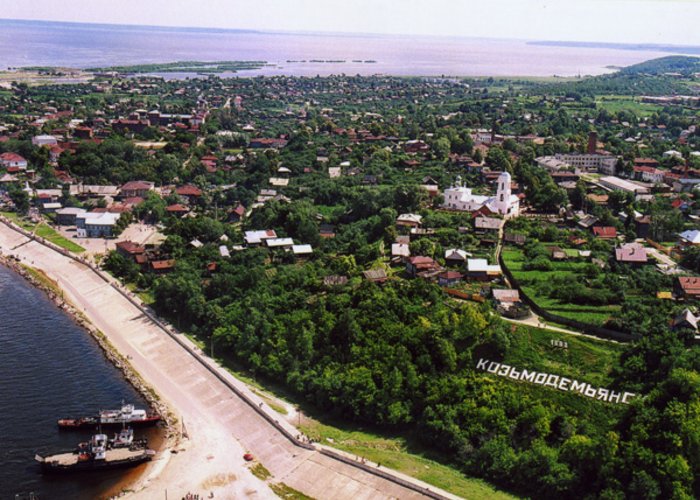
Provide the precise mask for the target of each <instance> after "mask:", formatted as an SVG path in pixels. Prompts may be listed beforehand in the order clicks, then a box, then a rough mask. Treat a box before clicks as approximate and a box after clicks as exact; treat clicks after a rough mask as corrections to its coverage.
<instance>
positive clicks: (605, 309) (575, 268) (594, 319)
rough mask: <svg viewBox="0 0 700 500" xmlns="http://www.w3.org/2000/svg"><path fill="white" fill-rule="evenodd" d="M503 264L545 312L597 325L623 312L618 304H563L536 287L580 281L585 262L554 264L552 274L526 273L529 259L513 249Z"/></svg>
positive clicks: (504, 251)
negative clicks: (550, 282)
mask: <svg viewBox="0 0 700 500" xmlns="http://www.w3.org/2000/svg"><path fill="white" fill-rule="evenodd" d="M503 261H504V262H505V264H506V267H507V268H508V269H509V270H510V272H511V273H512V274H513V276H514V277H515V279H516V280H518V282H519V284H520V285H521V288H522V291H523V292H525V294H526V295H527V296H528V297H530V298H531V299H532V300H533V301H534V302H535V303H536V304H537V305H538V306H540V307H541V308H542V309H545V310H547V311H549V312H550V313H552V314H557V315H559V316H563V317H565V318H569V319H573V320H576V321H581V322H584V323H590V324H593V325H603V324H605V322H606V321H607V320H608V319H609V318H610V316H611V315H613V314H615V313H616V312H618V311H619V310H620V306H618V305H609V306H589V305H578V304H568V303H562V302H560V301H559V300H557V299H552V298H550V297H548V296H546V295H539V294H538V292H537V288H536V286H535V285H536V284H537V283H538V282H540V281H548V280H550V279H552V278H553V277H555V276H557V277H564V278H566V277H571V278H574V279H575V278H577V277H578V276H580V275H581V274H582V273H583V269H584V268H585V266H586V265H587V262H584V261H577V262H575V261H564V262H556V261H552V267H553V269H552V270H551V271H526V270H523V263H524V261H525V256H524V254H523V252H522V251H521V250H517V249H513V248H504V249H503Z"/></svg>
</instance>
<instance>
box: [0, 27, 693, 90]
mask: <svg viewBox="0 0 700 500" xmlns="http://www.w3.org/2000/svg"><path fill="white" fill-rule="evenodd" d="M466 26H468V23H465V37H463V38H458V37H437V36H433V37H428V36H398V35H391V36H390V35H343V34H327V33H324V34H308V33H307V34H304V33H269V32H243V31H231V30H211V29H185V28H154V27H137V26H116V25H98V24H74V23H54V22H38V21H31V22H30V21H12V20H0V70H1V69H6V68H8V67H22V66H65V67H73V68H87V67H105V66H110V65H133V64H142V63H163V62H175V61H243V60H245V61H267V62H269V63H271V66H267V67H264V68H261V69H258V70H255V71H245V72H240V73H238V74H239V75H241V76H251V75H277V74H287V75H298V76H316V75H321V76H324V75H330V74H347V75H355V74H361V75H372V74H377V73H381V74H390V75H417V76H440V75H449V76H552V75H559V76H575V75H595V74H601V73H605V72H609V71H611V69H610V67H609V66H628V65H631V64H635V63H638V62H641V61H645V60H648V59H653V58H655V57H661V56H664V55H668V54H669V52H679V53H682V49H681V48H670V49H669V48H666V49H664V50H667V52H665V53H664V52H660V51H659V50H660V48H658V47H657V48H655V49H654V48H650V47H640V46H636V47H635V46H626V47H625V48H624V50H623V49H622V48H620V47H612V46H605V47H572V46H568V47H567V46H558V45H554V46H552V45H538V44H533V43H529V42H527V41H524V40H497V39H483V38H469V37H468V36H469V32H468V29H467V28H466ZM676 49H678V50H676ZM686 49H688V48H686ZM690 49H691V52H693V50H694V49H693V48H690ZM312 60H314V61H344V62H340V63H339V62H311V61H312ZM302 61H303V62H302ZM355 61H361V62H355ZM366 61H376V62H374V63H369V62H366Z"/></svg>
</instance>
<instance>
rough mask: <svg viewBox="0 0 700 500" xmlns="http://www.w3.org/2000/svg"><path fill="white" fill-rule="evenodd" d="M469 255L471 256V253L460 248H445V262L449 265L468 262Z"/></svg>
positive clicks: (459, 264)
mask: <svg viewBox="0 0 700 500" xmlns="http://www.w3.org/2000/svg"><path fill="white" fill-rule="evenodd" d="M467 257H471V254H470V253H469V252H465V251H464V250H460V249H459V248H449V249H447V250H445V263H446V264H448V265H453V266H461V265H463V264H464V263H465V262H467Z"/></svg>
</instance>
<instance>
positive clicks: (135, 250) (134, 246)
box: [117, 241, 146, 255]
mask: <svg viewBox="0 0 700 500" xmlns="http://www.w3.org/2000/svg"><path fill="white" fill-rule="evenodd" d="M117 248H119V249H120V250H124V251H125V252H126V253H128V254H129V255H136V254H141V253H144V252H145V251H146V248H145V247H143V246H141V245H139V244H138V243H134V242H133V241H120V242H119V243H117Z"/></svg>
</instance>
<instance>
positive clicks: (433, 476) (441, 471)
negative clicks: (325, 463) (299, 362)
mask: <svg viewBox="0 0 700 500" xmlns="http://www.w3.org/2000/svg"><path fill="white" fill-rule="evenodd" d="M301 430H302V431H303V432H304V433H305V434H306V435H307V436H309V437H311V438H312V439H315V440H317V441H319V442H321V443H324V444H327V445H330V446H333V447H334V448H338V449H340V450H343V451H346V452H348V453H352V454H355V455H357V456H359V457H363V458H366V459H367V460H369V461H371V462H376V463H378V464H381V466H382V467H389V468H391V469H394V470H397V471H399V472H402V473H404V474H407V475H409V476H412V477H415V478H417V479H420V480H421V481H425V482H426V483H429V484H432V485H435V486H437V487H438V488H442V489H444V490H446V491H449V492H450V493H453V494H455V495H459V496H461V497H464V498H469V499H481V498H483V499H507V498H515V497H513V496H512V495H510V494H508V493H505V492H503V491H500V490H497V489H496V488H495V487H494V486H492V485H490V484H488V483H486V482H485V481H482V480H480V479H475V478H471V477H467V476H465V475H464V474H462V473H461V472H459V471H458V470H457V469H456V468H453V467H449V466H447V465H444V464H443V463H440V462H437V461H436V460H435V459H434V458H437V457H436V456H434V455H433V454H432V453H431V452H430V451H428V450H425V449H423V448H422V447H421V446H420V445H418V444H416V443H413V442H410V441H408V440H407V439H406V438H404V437H389V436H386V435H380V434H376V433H374V432H372V431H368V430H365V429H364V428H362V427H352V426H351V425H348V424H345V423H336V422H329V423H325V424H322V423H320V422H318V421H315V420H312V419H308V418H306V419H304V420H303V421H302V424H301ZM443 458H444V457H443Z"/></svg>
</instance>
